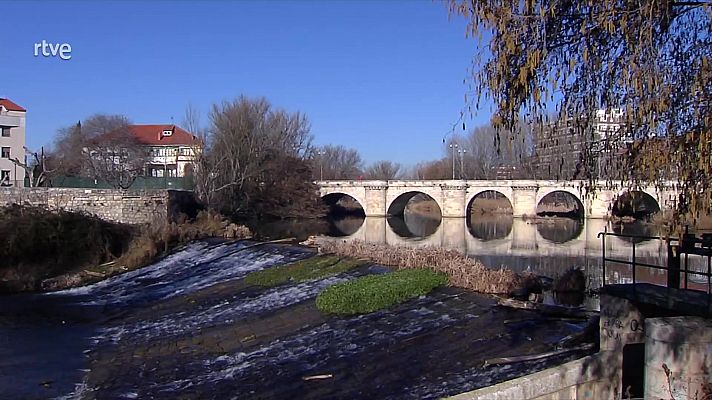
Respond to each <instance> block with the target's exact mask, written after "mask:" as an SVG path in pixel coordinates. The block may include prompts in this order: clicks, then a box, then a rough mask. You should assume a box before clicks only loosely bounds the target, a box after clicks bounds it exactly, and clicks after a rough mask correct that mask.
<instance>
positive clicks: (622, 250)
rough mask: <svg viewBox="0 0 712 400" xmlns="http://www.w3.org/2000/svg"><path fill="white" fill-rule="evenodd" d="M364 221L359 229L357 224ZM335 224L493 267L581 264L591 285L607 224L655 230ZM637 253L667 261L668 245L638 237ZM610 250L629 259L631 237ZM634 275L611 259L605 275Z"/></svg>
mask: <svg viewBox="0 0 712 400" xmlns="http://www.w3.org/2000/svg"><path fill="white" fill-rule="evenodd" d="M357 224H360V226H359V227H358V229H356V230H354V226H356V225H357ZM334 226H335V227H336V228H337V229H338V227H340V226H343V227H349V228H350V232H351V233H349V234H342V235H341V237H340V239H342V240H362V241H366V242H371V243H385V244H389V245H396V246H416V247H420V246H439V247H445V248H448V249H455V250H458V251H460V252H463V253H465V254H467V255H470V256H472V257H474V258H478V259H480V260H481V261H482V262H483V263H484V264H485V265H487V266H489V267H494V268H497V267H501V266H504V267H506V268H510V269H513V270H517V271H522V270H531V271H534V272H537V273H540V274H543V275H546V276H550V277H556V276H558V275H560V274H561V273H562V272H564V271H565V270H567V269H569V268H572V267H577V268H582V269H584V271H586V273H587V275H588V276H589V285H590V286H592V287H597V286H600V283H601V279H602V276H601V271H602V268H601V261H600V258H601V249H602V247H601V240H600V239H599V238H598V237H597V235H598V233H599V232H602V231H603V230H604V229H608V230H609V231H617V232H620V231H624V232H626V233H635V234H640V235H653V234H655V232H653V231H652V230H653V229H654V228H652V227H651V226H650V225H646V224H643V223H630V224H618V225H616V224H613V223H611V222H608V221H605V220H601V219H584V220H576V219H568V218H542V219H536V220H526V219H522V218H512V217H511V216H506V215H500V216H497V215H490V216H487V215H482V216H476V217H474V218H473V219H472V220H470V221H469V222H468V220H467V219H466V218H442V219H441V220H440V219H438V220H433V219H432V218H431V219H428V218H419V217H418V216H417V215H410V216H408V214H406V215H405V216H404V217H400V218H399V217H390V218H382V217H366V218H360V219H355V220H354V219H351V220H342V221H334ZM635 246H636V259H637V260H638V261H644V262H647V263H651V264H658V265H665V261H666V247H665V244H664V243H663V242H662V241H659V240H639V241H637V242H636V244H635ZM606 255H607V256H608V257H613V258H617V259H623V260H630V259H631V257H632V243H631V242H630V241H628V240H625V239H622V238H618V237H610V238H608V239H607V240H606ZM636 275H637V279H638V280H642V281H648V282H651V283H659V284H665V283H666V276H665V273H664V271H656V270H649V269H640V268H639V269H638V270H637V272H636ZM631 278H632V274H631V272H630V269H629V267H627V266H624V265H609V266H608V268H607V277H606V281H607V282H609V283H613V282H616V283H626V282H629V281H630V280H631Z"/></svg>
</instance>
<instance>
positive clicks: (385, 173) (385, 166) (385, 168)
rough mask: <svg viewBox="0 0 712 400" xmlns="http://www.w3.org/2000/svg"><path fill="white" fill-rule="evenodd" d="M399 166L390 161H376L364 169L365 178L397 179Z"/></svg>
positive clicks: (399, 170)
mask: <svg viewBox="0 0 712 400" xmlns="http://www.w3.org/2000/svg"><path fill="white" fill-rule="evenodd" d="M400 172H401V165H400V164H398V163H394V162H391V161H386V160H382V161H376V162H375V163H373V164H372V165H371V166H370V167H368V169H366V173H365V177H366V178H368V179H379V180H384V181H387V180H391V179H398V178H399V177H400V176H401V175H400Z"/></svg>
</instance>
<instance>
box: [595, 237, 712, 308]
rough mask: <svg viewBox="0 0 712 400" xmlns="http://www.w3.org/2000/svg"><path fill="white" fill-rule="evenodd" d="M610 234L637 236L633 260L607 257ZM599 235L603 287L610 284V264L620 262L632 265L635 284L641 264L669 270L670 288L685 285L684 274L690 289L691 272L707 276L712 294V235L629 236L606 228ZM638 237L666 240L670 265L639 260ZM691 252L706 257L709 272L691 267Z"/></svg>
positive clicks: (709, 292)
mask: <svg viewBox="0 0 712 400" xmlns="http://www.w3.org/2000/svg"><path fill="white" fill-rule="evenodd" d="M608 236H614V237H620V238H629V239H633V240H631V244H632V253H633V254H632V257H631V260H630V261H629V260H621V259H615V258H610V257H607V256H606V237H608ZM597 237H598V238H600V239H601V256H602V257H601V259H602V264H603V265H602V267H603V279H602V283H601V285H602V286H605V285H606V266H607V264H608V263H617V264H622V265H629V266H631V274H632V281H633V283H634V284H635V283H636V282H637V279H636V269H637V268H638V267H644V268H650V269H655V270H664V271H667V287H670V288H675V289H680V288H681V287H680V281H681V279H680V276H681V275H682V276H684V287H683V288H684V289H689V287H688V281H689V277H690V275H692V276H695V275H697V276H703V277H706V278H707V290H706V292H707V293H708V294H710V295H712V235H702V237H701V238H698V237H696V236H695V235H692V234H689V233H685V234H684V235H683V236H682V238H681V239H679V238H673V237H660V236H643V235H629V234H623V233H614V232H608V231H607V230H605V231H603V232H599V233H598V235H597ZM635 239H638V240H660V241H663V242H665V245H666V248H667V263H666V264H667V265H665V266H662V265H655V264H650V263H646V262H642V261H639V260H637V259H636V241H635ZM690 255H697V256H702V257H706V259H707V260H706V261H707V262H706V266H707V271H696V270H691V269H690V268H689V261H690V258H689V256H690ZM683 261H684V262H683Z"/></svg>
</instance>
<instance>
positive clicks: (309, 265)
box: [245, 256, 364, 287]
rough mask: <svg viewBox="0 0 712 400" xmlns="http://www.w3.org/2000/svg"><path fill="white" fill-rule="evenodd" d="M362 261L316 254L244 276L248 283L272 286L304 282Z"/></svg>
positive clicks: (359, 263)
mask: <svg viewBox="0 0 712 400" xmlns="http://www.w3.org/2000/svg"><path fill="white" fill-rule="evenodd" d="M363 264H364V263H363V261H358V260H354V259H351V258H341V257H338V256H316V257H311V258H308V259H306V260H301V261H297V262H294V263H291V264H285V265H280V266H278V267H272V268H267V269H263V270H262V271H256V272H252V273H250V274H249V275H247V276H246V277H245V283H247V284H249V285H256V286H265V287H273V286H277V285H281V284H283V283H286V282H304V281H308V280H312V279H319V278H324V277H327V276H331V275H337V274H340V273H342V272H346V271H348V270H350V269H352V268H355V267H358V266H360V265H363Z"/></svg>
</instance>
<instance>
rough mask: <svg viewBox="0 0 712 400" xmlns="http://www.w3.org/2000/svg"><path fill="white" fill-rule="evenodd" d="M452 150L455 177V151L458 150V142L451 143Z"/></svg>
mask: <svg viewBox="0 0 712 400" xmlns="http://www.w3.org/2000/svg"><path fill="white" fill-rule="evenodd" d="M450 150H452V179H453V180H454V179H455V151H456V150H457V143H450Z"/></svg>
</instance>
